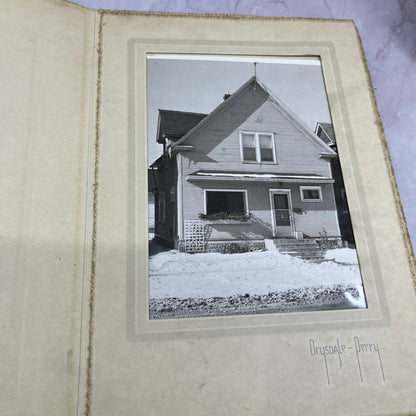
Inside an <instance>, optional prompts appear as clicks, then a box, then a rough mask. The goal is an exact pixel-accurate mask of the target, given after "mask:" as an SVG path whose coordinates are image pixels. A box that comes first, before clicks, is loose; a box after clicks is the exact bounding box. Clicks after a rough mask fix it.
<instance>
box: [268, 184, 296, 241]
mask: <svg viewBox="0 0 416 416" xmlns="http://www.w3.org/2000/svg"><path fill="white" fill-rule="evenodd" d="M271 200H272V201H271V202H272V211H273V222H274V224H273V234H274V236H275V237H293V224H292V203H291V200H290V191H289V190H288V191H284V190H282V191H271Z"/></svg>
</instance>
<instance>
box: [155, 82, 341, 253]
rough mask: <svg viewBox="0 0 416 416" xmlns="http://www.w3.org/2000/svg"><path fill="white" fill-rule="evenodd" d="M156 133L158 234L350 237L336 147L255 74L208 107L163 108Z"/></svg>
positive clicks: (205, 243)
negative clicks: (342, 224)
mask: <svg viewBox="0 0 416 416" xmlns="http://www.w3.org/2000/svg"><path fill="white" fill-rule="evenodd" d="M157 141H158V142H159V143H161V144H162V145H163V155H162V156H161V157H160V158H159V159H157V160H156V161H155V162H154V163H153V164H152V165H151V169H153V173H154V175H155V176H154V177H155V188H156V189H155V192H154V193H155V235H156V240H157V241H158V242H160V243H163V244H165V245H168V246H171V247H176V248H179V249H181V250H185V251H189V252H192V251H201V250H211V249H212V248H213V247H214V248H218V247H219V246H221V244H230V243H232V242H250V244H259V245H260V246H261V245H263V247H264V242H265V240H267V241H268V242H270V240H273V241H278V240H279V239H282V240H289V239H293V240H294V239H297V240H298V241H299V240H302V241H304V240H307V239H311V240H316V239H319V238H321V236H322V235H323V234H325V236H328V237H329V238H332V239H334V240H336V241H340V240H341V238H340V229H339V225H338V215H337V208H336V204H335V196H334V188H333V182H334V179H333V177H332V175H331V162H330V161H331V159H333V158H336V157H337V154H336V152H335V151H334V150H333V149H331V148H330V147H329V146H328V145H327V144H325V143H324V142H323V141H322V140H321V139H319V138H318V137H317V136H316V135H315V134H314V133H313V132H312V131H311V130H310V129H309V128H308V127H307V126H306V125H305V124H304V123H303V122H302V121H301V120H299V118H298V117H297V116H296V115H295V114H293V112H292V111H291V110H289V109H288V108H287V107H286V106H285V105H284V104H283V103H282V102H281V101H280V100H279V99H278V98H276V97H274V96H273V95H272V94H271V92H270V91H269V90H268V89H267V88H266V87H265V86H264V85H263V84H262V83H261V82H260V81H259V80H258V79H257V78H256V77H252V78H251V79H250V80H249V81H248V82H246V83H245V84H244V85H243V86H241V87H240V88H239V89H238V90H237V91H236V92H235V93H234V94H232V95H229V94H226V95H225V96H224V101H223V102H222V103H221V104H220V105H219V106H218V107H217V108H216V109H215V110H213V111H212V112H211V113H210V114H208V115H206V114H199V113H189V112H178V111H166V110H159V123H158V132H157ZM198 242H199V243H198ZM201 242H202V243H201ZM201 244H202V246H201ZM201 247H202V248H201Z"/></svg>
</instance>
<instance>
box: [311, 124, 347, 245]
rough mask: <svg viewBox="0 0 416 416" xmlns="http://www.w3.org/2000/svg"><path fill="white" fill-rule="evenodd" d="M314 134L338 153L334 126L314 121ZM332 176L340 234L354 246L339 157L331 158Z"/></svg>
mask: <svg viewBox="0 0 416 416" xmlns="http://www.w3.org/2000/svg"><path fill="white" fill-rule="evenodd" d="M315 133H316V135H317V136H318V137H319V138H320V139H321V140H323V141H324V142H325V144H327V145H328V146H329V147H330V148H331V149H333V150H334V151H335V152H336V153H337V154H338V149H337V141H336V138H335V133H334V128H333V126H332V124H331V123H322V122H318V123H316V128H315ZM331 169H332V177H333V178H334V181H335V182H334V192H335V202H336V204H337V211H338V222H339V227H340V231H341V236H342V239H343V240H344V241H348V243H349V244H350V245H352V246H355V241H354V234H353V231H352V225H351V218H350V211H349V209H348V202H347V195H346V193H345V187H344V179H343V177H342V172H341V165H340V161H339V157H336V158H334V159H332V160H331Z"/></svg>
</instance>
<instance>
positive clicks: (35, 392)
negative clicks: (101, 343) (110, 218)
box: [0, 0, 96, 415]
mask: <svg viewBox="0 0 416 416" xmlns="http://www.w3.org/2000/svg"><path fill="white" fill-rule="evenodd" d="M0 20H1V29H0V30H1V41H0V42H1V70H0V71H1V75H0V77H1V80H2V99H1V120H2V139H1V142H2V147H3V150H2V152H1V169H2V175H1V176H2V178H1V181H2V186H1V192H0V195H1V200H2V203H1V208H0V211H1V219H2V221H1V231H0V235H1V242H0V244H1V249H0V251H1V273H0V274H1V278H0V281H1V289H0V292H1V302H0V304H1V307H0V308H1V313H0V315H1V318H0V320H1V328H2V329H1V341H0V342H1V347H0V349H1V393H0V396H1V399H0V413H1V414H2V415H24V414H25V415H74V414H76V413H77V406H78V397H79V391H78V390H79V388H80V386H83V385H84V384H85V381H80V379H79V377H80V376H81V377H82V378H83V379H85V374H86V372H85V365H86V359H87V357H86V355H85V354H84V352H85V351H86V348H85V347H84V346H82V347H81V333H82V332H84V331H85V330H86V328H83V327H82V323H83V321H82V317H83V316H86V315H88V314H87V310H85V311H84V310H83V306H84V305H83V303H82V299H83V293H84V292H85V291H88V290H87V289H86V288H84V284H88V281H89V277H90V271H89V269H90V260H89V259H90V253H91V249H90V246H91V232H90V227H91V224H92V222H91V219H92V199H91V197H92V192H91V188H92V182H91V181H89V179H88V177H89V172H90V169H91V165H90V162H91V158H90V157H91V155H93V153H91V146H93V139H94V137H95V134H94V112H93V109H94V102H93V96H94V95H95V81H94V78H95V66H94V60H95V56H96V54H95V47H94V43H95V40H94V38H95V14H94V12H92V11H90V10H87V9H83V8H81V7H78V6H74V5H71V4H69V3H65V2H61V1H43V0H38V1H31V2H27V1H13V2H5V1H3V2H2V13H1V17H0ZM84 277H85V279H84ZM86 306H88V304H87V305H86ZM86 333H88V331H86ZM80 363H85V364H84V366H83V369H82V370H81V372H80V368H79V366H80ZM82 390H84V388H83V389H82ZM82 395H83V392H81V400H83V396H82ZM81 413H82V410H80V414H81Z"/></svg>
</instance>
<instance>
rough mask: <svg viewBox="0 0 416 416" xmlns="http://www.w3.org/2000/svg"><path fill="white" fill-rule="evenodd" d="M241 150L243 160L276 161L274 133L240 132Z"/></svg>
mask: <svg viewBox="0 0 416 416" xmlns="http://www.w3.org/2000/svg"><path fill="white" fill-rule="evenodd" d="M240 151H241V159H242V161H243V162H251V163H276V152H275V146H274V135H273V134H272V133H250V132H240Z"/></svg>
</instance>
